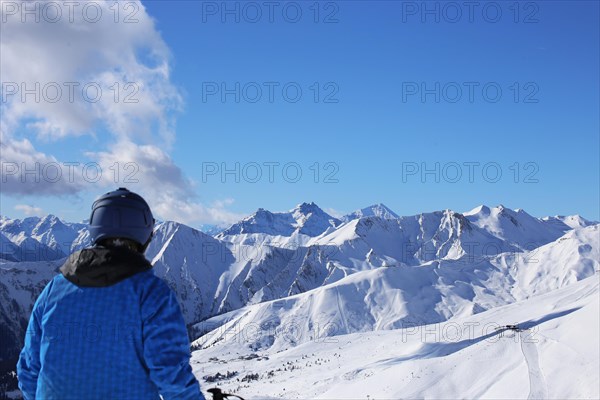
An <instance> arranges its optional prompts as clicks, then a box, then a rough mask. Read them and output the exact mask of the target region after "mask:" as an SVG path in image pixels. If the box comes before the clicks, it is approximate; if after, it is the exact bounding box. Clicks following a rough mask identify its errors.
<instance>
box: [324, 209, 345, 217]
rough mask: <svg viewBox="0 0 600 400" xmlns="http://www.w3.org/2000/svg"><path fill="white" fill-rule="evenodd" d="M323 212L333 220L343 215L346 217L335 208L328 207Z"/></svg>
mask: <svg viewBox="0 0 600 400" xmlns="http://www.w3.org/2000/svg"><path fill="white" fill-rule="evenodd" d="M324 211H325V212H326V213H327V214H329V215H331V216H332V217H335V218H341V217H343V216H344V215H346V213H344V212H342V211H338V210H336V209H335V208H331V207H329V208H325V209H324Z"/></svg>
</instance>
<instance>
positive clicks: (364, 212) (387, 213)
mask: <svg viewBox="0 0 600 400" xmlns="http://www.w3.org/2000/svg"><path fill="white" fill-rule="evenodd" d="M363 217H379V218H383V219H396V218H400V217H399V216H398V214H396V213H395V212H394V211H392V210H391V209H390V208H389V207H387V206H386V205H385V204H382V203H378V204H373V205H372V206H369V207H365V208H361V209H360V210H356V211H354V212H352V213H350V214H347V215H344V216H343V217H342V218H341V219H342V221H344V222H347V221H352V220H353V219H358V218H363Z"/></svg>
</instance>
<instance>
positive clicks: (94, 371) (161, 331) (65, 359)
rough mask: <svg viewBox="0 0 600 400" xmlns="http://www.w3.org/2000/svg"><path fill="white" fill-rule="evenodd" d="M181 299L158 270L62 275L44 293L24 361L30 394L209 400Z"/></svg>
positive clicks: (64, 398)
mask: <svg viewBox="0 0 600 400" xmlns="http://www.w3.org/2000/svg"><path fill="white" fill-rule="evenodd" d="M189 358H190V350H189V341H188V337H187V332H186V328H185V323H184V321H183V317H182V315H181V310H180V308H179V304H178V303H177V299H176V297H175V295H174V293H173V292H172V291H171V289H170V288H169V287H168V286H167V285H166V283H165V282H164V281H162V280H161V279H159V278H158V277H156V276H154V274H153V272H152V270H147V271H143V272H139V273H137V274H135V275H133V276H131V277H129V278H127V279H125V280H122V281H120V282H118V283H116V284H114V285H112V286H106V287H80V286H77V285H75V284H73V283H71V282H69V281H68V280H67V279H66V278H65V277H64V276H63V275H57V276H56V277H55V278H54V279H53V280H52V281H50V282H49V283H48V285H47V286H46V287H45V289H44V290H43V292H42V293H41V294H40V296H39V298H38V299H37V301H36V303H35V306H34V309H33V312H32V314H31V318H30V321H29V327H28V330H27V335H26V338H25V346H24V348H23V350H22V352H21V356H20V359H19V362H18V365H17V374H18V378H19V387H20V389H21V391H22V392H23V395H24V396H25V399H27V400H29V399H34V398H36V399H48V400H50V399H61V400H68V399H78V400H81V399H159V398H160V397H159V394H160V395H162V396H163V398H164V399H166V400H167V399H204V396H203V395H202V393H201V392H200V387H199V384H198V382H197V380H196V378H195V377H194V375H193V374H192V370H191V367H190V364H189Z"/></svg>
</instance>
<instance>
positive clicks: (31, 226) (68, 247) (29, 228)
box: [0, 214, 89, 261]
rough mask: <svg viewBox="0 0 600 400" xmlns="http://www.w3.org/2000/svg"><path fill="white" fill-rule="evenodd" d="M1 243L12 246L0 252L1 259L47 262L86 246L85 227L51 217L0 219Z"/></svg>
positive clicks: (84, 225) (87, 235)
mask: <svg viewBox="0 0 600 400" xmlns="http://www.w3.org/2000/svg"><path fill="white" fill-rule="evenodd" d="M0 232H2V234H3V235H4V239H3V241H5V242H6V241H10V242H11V243H12V244H13V245H14V246H9V248H10V250H9V251H5V250H6V249H3V250H2V253H3V255H2V258H4V259H7V260H13V261H50V260H56V259H59V258H62V257H66V256H67V255H69V254H70V253H71V252H72V251H73V250H74V249H79V248H81V247H83V246H85V245H86V244H88V243H89V234H87V225H86V224H77V223H68V222H64V221H62V220H61V219H60V218H58V217H57V216H55V215H52V214H49V215H46V216H45V217H42V218H40V217H27V218H24V219H22V220H21V219H10V218H6V217H3V218H2V219H0Z"/></svg>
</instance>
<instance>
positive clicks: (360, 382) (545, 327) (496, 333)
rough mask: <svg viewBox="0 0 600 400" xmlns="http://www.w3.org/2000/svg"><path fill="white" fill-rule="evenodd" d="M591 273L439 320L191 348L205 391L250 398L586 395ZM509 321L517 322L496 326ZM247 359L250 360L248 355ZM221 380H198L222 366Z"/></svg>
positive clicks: (253, 335) (592, 354)
mask: <svg viewBox="0 0 600 400" xmlns="http://www.w3.org/2000/svg"><path fill="white" fill-rule="evenodd" d="M599 301H600V297H599V276H598V274H595V275H593V276H591V277H588V278H586V279H584V280H582V281H580V282H577V283H575V284H572V285H569V286H566V287H564V288H562V289H558V290H555V291H552V292H549V293H547V294H544V295H541V296H536V297H531V298H529V299H527V300H523V301H521V302H517V303H514V304H509V305H506V306H501V307H497V308H494V309H492V310H488V311H485V312H482V313H479V314H475V315H471V316H467V317H460V318H454V319H451V320H449V321H447V322H444V323H441V324H433V325H425V326H420V327H414V326H411V327H406V328H404V329H395V330H383V331H378V330H375V331H370V332H361V333H354V334H348V335H341V336H334V337H315V338H314V339H313V340H311V341H308V342H305V343H302V344H298V345H294V343H293V342H292V341H290V339H291V338H293V337H294V335H293V333H291V332H292V331H291V330H287V331H284V332H282V333H280V335H281V336H285V335H286V334H287V340H288V346H287V347H285V348H280V349H278V350H275V349H274V348H271V349H269V350H266V351H255V350H253V349H252V348H251V344H252V343H253V342H255V341H256V340H257V337H268V336H269V327H264V328H263V329H256V328H255V327H251V328H249V329H247V330H246V332H245V334H241V335H238V336H233V335H232V336H229V337H227V338H225V339H223V340H221V341H220V342H218V343H217V344H215V345H213V346H211V347H208V348H206V349H204V350H198V351H195V352H194V353H193V355H192V366H193V369H194V373H195V374H196V376H197V377H198V378H199V379H200V380H201V382H202V383H203V388H204V389H205V390H206V389H208V388H210V387H212V386H216V385H218V386H219V387H221V388H223V389H224V390H226V391H230V392H233V393H239V394H241V395H243V396H244V397H246V398H247V399H251V398H317V399H318V398H323V399H331V398H336V399H346V398H347V399H357V398H362V399H368V398H387V399H389V398H409V399H412V398H414V399H418V398H436V399H456V398H489V399H526V398H562V399H566V398H588V399H597V398H599V396H600V392H599V387H600V385H599V384H600V353H599V352H600V348H599V343H600V340H599V339H600V337H599V336H600V332H599V323H600V320H599V315H600V310H599ZM515 323H518V324H519V326H520V327H521V328H523V329H524V330H523V331H522V332H514V331H511V330H505V329H498V328H500V327H502V326H504V325H507V324H515ZM248 360H252V361H248ZM228 371H229V372H230V375H233V376H232V377H230V378H225V379H221V380H219V381H218V382H217V383H212V382H207V379H208V380H211V378H210V377H212V379H214V377H215V375H216V376H217V378H219V375H217V374H222V375H224V376H226V374H227V372H228Z"/></svg>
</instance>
